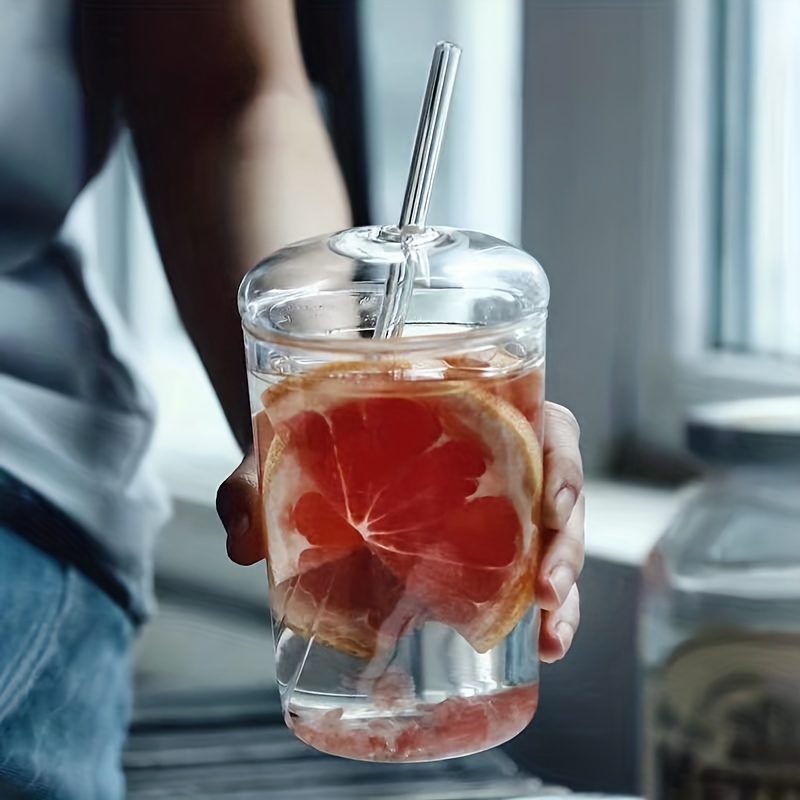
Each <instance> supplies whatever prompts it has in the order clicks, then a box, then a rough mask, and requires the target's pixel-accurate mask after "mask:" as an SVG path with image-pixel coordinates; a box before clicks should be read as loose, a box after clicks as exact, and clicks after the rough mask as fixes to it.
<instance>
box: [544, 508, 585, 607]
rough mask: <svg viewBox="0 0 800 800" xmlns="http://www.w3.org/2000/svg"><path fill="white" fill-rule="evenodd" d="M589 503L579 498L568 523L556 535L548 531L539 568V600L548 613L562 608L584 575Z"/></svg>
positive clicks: (555, 532) (554, 532)
mask: <svg viewBox="0 0 800 800" xmlns="http://www.w3.org/2000/svg"><path fill="white" fill-rule="evenodd" d="M585 516H586V500H585V499H584V496H583V495H580V497H579V498H578V502H577V504H576V505H575V507H574V508H573V510H572V514H571V515H570V517H569V519H568V520H567V524H566V525H565V526H564V527H563V528H562V529H561V530H557V531H549V532H548V539H547V541H546V542H545V545H544V552H543V553H542V560H541V562H540V565H539V578H538V581H537V587H536V591H537V596H538V597H539V604H540V605H541V607H542V608H543V609H544V610H545V611H555V610H556V609H557V608H559V606H561V605H563V603H564V602H565V601H566V599H567V597H568V596H569V593H570V591H571V590H572V587H573V585H574V584H575V582H576V581H577V580H578V576H579V575H580V574H581V570H582V569H583V562H584V520H585Z"/></svg>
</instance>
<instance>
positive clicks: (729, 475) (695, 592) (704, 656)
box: [640, 399, 800, 800]
mask: <svg viewBox="0 0 800 800" xmlns="http://www.w3.org/2000/svg"><path fill="white" fill-rule="evenodd" d="M795 404H796V412H797V413H796V414H795V425H797V423H800V399H798V400H796V401H795ZM754 419H755V421H756V422H757V423H758V424H759V425H763V426H764V431H765V434H764V435H763V436H760V435H758V434H754V435H750V434H747V435H745V436H740V435H739V432H737V431H736V430H732V429H728V430H725V431H723V432H722V433H721V435H717V434H718V433H719V431H718V432H717V433H714V432H711V437H710V438H708V437H707V439H706V444H711V445H712V449H713V450H714V451H715V453H716V454H717V455H721V456H723V457H724V460H725V461H726V462H727V463H725V464H724V465H721V464H720V463H717V466H716V468H715V469H714V470H713V473H712V476H711V477H710V478H708V479H707V480H706V481H705V482H704V483H702V484H701V485H699V486H697V487H696V488H695V489H694V490H693V491H692V493H691V496H690V497H688V498H687V502H686V503H685V504H684V507H683V509H682V510H681V512H680V513H679V514H678V516H677V517H676V518H675V520H674V521H673V523H672V524H671V526H670V528H669V529H668V531H667V532H666V533H665V535H664V536H663V538H662V539H661V541H660V542H659V543H658V545H657V546H656V547H655V548H654V550H653V552H652V553H651V555H650V558H649V559H648V561H647V564H646V567H645V572H644V590H643V591H644V594H643V604H642V617H641V631H640V634H641V636H640V642H641V657H642V662H643V673H644V692H643V701H644V702H643V712H644V717H643V720H644V734H645V739H644V763H643V767H644V769H643V778H644V784H645V796H646V797H648V798H652V800H678V798H680V800H686V799H687V798H698V800H703V798H718V797H726V798H728V797H730V798H745V797H747V798H751V797H752V798H761V797H764V798H767V797H770V798H772V797H775V798H794V797H800V491H799V490H800V448H798V443H800V439H798V438H797V437H796V434H795V435H794V436H790V435H787V436H786V437H784V438H783V440H782V439H781V431H780V427H779V423H775V422H771V421H770V415H769V414H768V413H764V414H762V416H761V418H760V420H759V419H756V418H754ZM792 451H794V459H792V458H786V457H785V456H786V455H787V454H789V455H791V454H792ZM702 455H703V456H704V457H706V456H709V455H713V454H712V453H710V452H708V451H707V452H705V453H703V454H702ZM718 461H719V460H718Z"/></svg>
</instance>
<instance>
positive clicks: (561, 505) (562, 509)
mask: <svg viewBox="0 0 800 800" xmlns="http://www.w3.org/2000/svg"><path fill="white" fill-rule="evenodd" d="M577 502H578V496H577V495H576V494H575V490H574V489H573V488H572V487H571V486H565V487H564V488H563V489H560V490H559V492H558V494H557V495H556V501H555V509H556V519H557V520H558V527H559V530H560V529H561V528H563V527H564V526H565V525H566V524H567V522H569V518H570V516H571V514H572V509H573V508H575V503H577Z"/></svg>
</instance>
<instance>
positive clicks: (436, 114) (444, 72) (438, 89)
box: [375, 42, 461, 339]
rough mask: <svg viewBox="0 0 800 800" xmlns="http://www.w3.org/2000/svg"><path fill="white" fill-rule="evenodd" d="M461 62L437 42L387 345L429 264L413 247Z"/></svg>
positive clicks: (393, 283) (388, 309)
mask: <svg viewBox="0 0 800 800" xmlns="http://www.w3.org/2000/svg"><path fill="white" fill-rule="evenodd" d="M460 57H461V48H460V47H459V46H458V45H455V44H453V43H452V42H439V43H438V44H437V45H436V48H435V49H434V51H433V60H432V61H431V69H430V72H429V73H428V84H427V86H426V88H425V96H424V98H423V101H422V108H421V110H420V115H419V121H418V123H417V134H416V137H415V138H414V150H413V152H412V156H411V166H410V168H409V171H408V181H407V183H406V192H405V197H404V198H403V207H402V210H401V212H400V222H399V224H398V228H399V230H400V235H401V237H402V242H403V253H404V256H405V258H404V260H403V261H402V262H400V263H397V264H393V265H392V267H391V271H390V274H389V278H388V279H387V281H386V292H385V295H384V301H383V305H382V307H381V311H380V314H379V315H378V320H377V322H376V325H375V338H379V339H386V338H390V337H393V336H399V335H400V334H401V333H402V331H403V324H404V323H405V319H406V315H407V313H408V308H409V305H410V304H411V293H412V291H413V288H414V279H415V277H416V275H417V272H418V270H419V266H420V265H419V264H418V262H419V261H420V260H424V259H425V254H424V253H423V252H421V251H419V250H417V248H415V246H414V234H415V233H416V232H417V231H419V229H421V228H424V227H425V220H426V218H427V216H428V208H429V207H430V203H431V192H432V191H433V181H434V178H435V177H436V167H437V166H438V164H439V152H440V150H441V147H442V138H443V136H444V128H445V124H446V123H447V113H448V111H449V110H450V100H451V98H452V96H453V86H454V84H455V79H456V72H457V70H458V62H459V59H460Z"/></svg>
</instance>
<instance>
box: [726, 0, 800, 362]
mask: <svg viewBox="0 0 800 800" xmlns="http://www.w3.org/2000/svg"><path fill="white" fill-rule="evenodd" d="M720 25H721V28H722V37H723V59H722V65H723V68H724V70H725V89H724V92H723V97H724V98H725V99H726V100H727V101H728V102H727V106H728V110H727V113H726V114H725V117H724V123H723V132H722V135H723V145H722V146H723V147H724V148H725V155H724V162H723V163H724V168H723V169H724V173H723V175H722V176H721V180H722V184H723V192H722V198H721V202H722V204H723V209H722V214H723V217H722V219H723V224H722V242H721V246H722V252H721V254H720V255H721V269H720V275H719V277H720V282H719V305H720V308H719V314H718V330H717V331H716V336H715V339H716V342H717V343H718V345H719V346H720V347H721V348H724V349H732V350H739V351H745V352H751V353H763V354H766V355H771V356H783V357H787V358H791V357H794V358H800V4H798V3H796V2H793V0H759V2H757V3H753V2H742V0H729V2H728V3H727V4H726V5H725V6H723V7H722V8H721V10H720Z"/></svg>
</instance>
